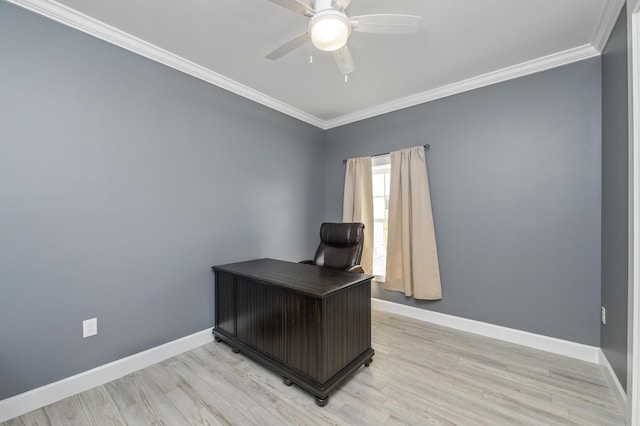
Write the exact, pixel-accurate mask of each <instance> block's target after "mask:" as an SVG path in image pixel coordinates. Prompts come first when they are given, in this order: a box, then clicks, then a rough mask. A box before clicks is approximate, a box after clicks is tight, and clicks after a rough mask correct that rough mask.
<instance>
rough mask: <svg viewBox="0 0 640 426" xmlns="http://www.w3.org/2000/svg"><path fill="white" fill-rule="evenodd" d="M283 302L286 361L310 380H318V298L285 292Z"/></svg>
mask: <svg viewBox="0 0 640 426" xmlns="http://www.w3.org/2000/svg"><path fill="white" fill-rule="evenodd" d="M286 304H287V305H286V308H285V312H286V337H285V352H286V364H287V366H288V367H290V368H293V369H296V370H298V371H299V372H301V373H303V374H305V375H307V376H309V377H310V378H312V379H313V380H315V381H320V376H321V367H322V365H321V362H320V357H321V356H322V351H321V344H322V339H321V325H322V317H321V311H320V308H321V304H322V301H321V299H316V298H313V297H307V296H304V295H302V294H298V293H293V292H286Z"/></svg>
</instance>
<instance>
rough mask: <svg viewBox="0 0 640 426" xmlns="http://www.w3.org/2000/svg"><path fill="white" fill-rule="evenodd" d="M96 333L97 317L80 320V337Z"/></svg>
mask: <svg viewBox="0 0 640 426" xmlns="http://www.w3.org/2000/svg"><path fill="white" fill-rule="evenodd" d="M96 334H98V318H91V319H88V320H84V321H82V338H83V339H84V338H85V337H89V336H95V335H96Z"/></svg>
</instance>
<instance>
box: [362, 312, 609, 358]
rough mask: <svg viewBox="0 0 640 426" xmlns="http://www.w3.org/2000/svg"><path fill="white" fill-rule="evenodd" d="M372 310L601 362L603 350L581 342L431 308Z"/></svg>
mask: <svg viewBox="0 0 640 426" xmlns="http://www.w3.org/2000/svg"><path fill="white" fill-rule="evenodd" d="M371 307H372V308H373V309H377V310H380V311H384V312H389V313H392V314H397V315H403V316H405V317H409V318H413V319H417V320H420V321H425V322H430V323H432V324H437V325H442V326H444V327H449V328H453V329H456V330H462V331H466V332H469V333H474V334H479V335H481V336H485V337H491V338H494V339H498V340H503V341H505V342H510V343H515V344H517V345H523V346H528V347H530V348H534V349H539V350H542V351H546V352H551V353H554V354H558V355H564V356H568V357H570V358H575V359H579V360H581V361H587V362H592V363H594V364H597V363H598V362H599V360H600V358H599V354H600V348H598V347H595V346H589V345H583V344H581V343H575V342H570V341H568V340H562V339H557V338H555V337H549V336H543V335H541V334H534V333H529V332H527V331H521V330H516V329H513V328H507V327H502V326H499V325H494V324H489V323H486V322H480V321H475V320H470V319H466V318H461V317H456V316H453V315H448V314H442V313H440V312H434V311H429V310H427V309H420V308H414V307H412V306H406V305H401V304H399V303H393V302H388V301H386V300H380V299H371Z"/></svg>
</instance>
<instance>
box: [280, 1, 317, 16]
mask: <svg viewBox="0 0 640 426" xmlns="http://www.w3.org/2000/svg"><path fill="white" fill-rule="evenodd" d="M269 1H270V2H272V3H275V4H277V5H278V6H282V7H284V8H285V9H289V10H291V11H293V12H297V13H301V14H303V15H306V16H313V15H315V13H316V11H315V10H313V8H312V7H311V6H309V5H308V4H306V3H303V2H301V1H300V0H269Z"/></svg>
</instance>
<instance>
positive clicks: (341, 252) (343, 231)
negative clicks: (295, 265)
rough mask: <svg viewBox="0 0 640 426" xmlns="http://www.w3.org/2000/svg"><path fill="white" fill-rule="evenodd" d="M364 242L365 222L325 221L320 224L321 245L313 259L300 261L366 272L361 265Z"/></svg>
mask: <svg viewBox="0 0 640 426" xmlns="http://www.w3.org/2000/svg"><path fill="white" fill-rule="evenodd" d="M363 244H364V224H362V223H323V224H322V225H321V226H320V245H319V246H318V250H316V255H315V256H314V258H313V260H303V261H302V262H300V263H306V264H309V265H317V266H322V267H326V268H334V269H341V270H344V271H349V272H360V273H362V274H363V273H364V270H363V269H362V266H361V265H360V259H362V245H363Z"/></svg>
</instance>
